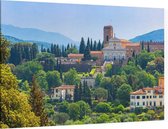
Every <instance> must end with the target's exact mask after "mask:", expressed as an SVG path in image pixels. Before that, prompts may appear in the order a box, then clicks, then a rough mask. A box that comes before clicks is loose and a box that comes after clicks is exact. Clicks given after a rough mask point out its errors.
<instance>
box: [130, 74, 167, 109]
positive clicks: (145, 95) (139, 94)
mask: <svg viewBox="0 0 168 129" xmlns="http://www.w3.org/2000/svg"><path fill="white" fill-rule="evenodd" d="M163 106H164V77H160V78H159V86H155V87H153V88H150V87H147V88H143V89H140V90H137V91H135V92H131V93H130V108H131V109H134V108H136V107H142V108H154V107H163Z"/></svg>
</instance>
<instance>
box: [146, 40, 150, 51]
mask: <svg viewBox="0 0 168 129" xmlns="http://www.w3.org/2000/svg"><path fill="white" fill-rule="evenodd" d="M147 52H150V46H149V42H148V47H147Z"/></svg>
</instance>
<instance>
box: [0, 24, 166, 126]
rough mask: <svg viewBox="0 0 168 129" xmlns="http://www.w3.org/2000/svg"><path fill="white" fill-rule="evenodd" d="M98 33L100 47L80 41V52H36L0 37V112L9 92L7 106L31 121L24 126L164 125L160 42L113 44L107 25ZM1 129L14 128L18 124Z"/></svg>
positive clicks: (70, 48)
mask: <svg viewBox="0 0 168 129" xmlns="http://www.w3.org/2000/svg"><path fill="white" fill-rule="evenodd" d="M102 29H103V35H102V36H103V42H101V41H100V40H99V41H98V42H97V41H93V40H92V38H89V37H88V39H87V42H85V39H84V38H83V37H82V38H81V41H80V45H79V48H78V47H77V46H75V45H73V44H68V45H67V46H65V45H62V46H60V45H58V44H51V46H50V47H49V48H45V47H43V46H41V49H40V50H39V48H38V46H37V44H36V43H29V42H27V43H23V42H19V43H12V42H10V41H8V40H6V39H5V38H4V37H3V35H1V39H2V42H3V43H4V45H6V46H8V47H7V48H5V47H4V48H5V49H4V54H3V55H6V56H4V57H3V59H2V62H1V68H2V73H3V74H2V80H4V81H2V84H1V85H2V86H4V87H5V88H4V89H3V88H2V89H3V90H4V91H3V98H2V101H3V104H4V107H6V108H8V107H7V105H6V103H7V102H6V98H8V97H7V96H6V97H5V95H6V94H4V93H7V92H8V90H9V89H10V88H12V89H10V90H14V92H13V91H11V93H10V95H11V96H13V97H12V99H10V98H8V99H9V100H8V101H9V102H10V103H11V105H15V103H18V105H20V104H21V105H20V108H22V109H24V108H26V111H25V110H24V112H26V113H27V114H29V115H30V116H31V118H26V119H27V120H28V123H26V125H25V126H29V125H31V126H47V125H50V126H53V125H71V124H93V123H106V122H109V123H114V122H132V121H147V120H163V119H164V41H163V42H156V41H152V40H150V41H141V42H136V43H135V42H131V41H129V40H126V39H120V38H118V37H117V34H116V33H115V30H114V29H113V26H111V25H107V26H104V28H102ZM8 50H10V51H9V53H8ZM5 63H6V64H5ZM11 78H12V79H11ZM8 84H9V85H10V87H8ZM16 94H17V95H18V96H16ZM22 94H23V95H22ZM23 96H25V97H23ZM13 99H14V100H15V101H17V102H15V101H13ZM25 102H26V105H23V104H22V103H25ZM29 104H30V105H31V106H30V105H29ZM24 106H26V107H24ZM6 108H3V116H4V117H3V120H2V121H4V122H6V123H8V121H6V117H7V118H8V119H12V120H13V119H14V118H13V117H11V115H10V114H8V113H7V112H6ZM13 108H14V109H15V107H12V109H9V110H10V111H11V112H13ZM20 108H19V111H20V110H21V109H20ZM6 114H7V115H6ZM31 114H32V115H31ZM24 117H25V115H23V114H20V118H18V119H19V120H20V121H22V120H23V119H22V118H24ZM32 119H33V122H32ZM22 126H24V125H22ZM2 127H4V128H5V127H18V121H17V122H16V123H15V124H14V123H12V124H10V123H8V124H5V123H3V124H2Z"/></svg>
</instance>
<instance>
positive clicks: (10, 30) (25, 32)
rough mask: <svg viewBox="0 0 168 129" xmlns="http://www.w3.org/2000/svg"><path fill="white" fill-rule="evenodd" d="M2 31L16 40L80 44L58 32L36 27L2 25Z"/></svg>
mask: <svg viewBox="0 0 168 129" xmlns="http://www.w3.org/2000/svg"><path fill="white" fill-rule="evenodd" d="M1 31H2V34H3V35H6V36H7V37H8V38H9V39H10V40H12V41H14V42H16V41H19V40H21V41H32V42H34V41H35V42H38V43H43V44H44V43H49V44H51V43H54V44H60V45H61V44H64V45H67V44H68V43H70V44H71V43H72V44H76V45H79V43H78V42H76V41H74V40H72V39H70V38H68V37H66V36H64V35H62V34H60V33H56V32H46V31H43V30H39V29H35V28H20V27H15V26H13V25H4V24H2V25H1ZM9 36H11V37H9Z"/></svg>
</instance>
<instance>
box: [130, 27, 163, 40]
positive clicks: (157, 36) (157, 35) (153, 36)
mask: <svg viewBox="0 0 168 129" xmlns="http://www.w3.org/2000/svg"><path fill="white" fill-rule="evenodd" d="M150 40H152V41H156V42H161V41H164V29H158V30H154V31H151V32H149V33H146V34H143V35H139V36H136V37H135V38H132V39H130V41H132V42H140V41H150Z"/></svg>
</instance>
